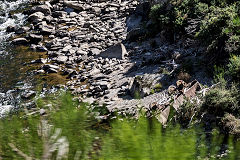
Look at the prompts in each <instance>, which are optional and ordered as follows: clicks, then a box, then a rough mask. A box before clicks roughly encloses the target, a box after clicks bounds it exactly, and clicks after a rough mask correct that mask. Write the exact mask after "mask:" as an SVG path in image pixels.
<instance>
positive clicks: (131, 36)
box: [127, 27, 146, 41]
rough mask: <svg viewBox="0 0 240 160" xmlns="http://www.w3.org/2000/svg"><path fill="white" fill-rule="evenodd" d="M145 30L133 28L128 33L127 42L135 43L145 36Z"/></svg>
mask: <svg viewBox="0 0 240 160" xmlns="http://www.w3.org/2000/svg"><path fill="white" fill-rule="evenodd" d="M145 32H146V31H145V30H144V29H142V28H140V27H138V28H133V29H132V30H131V31H129V32H128V35H127V40H129V41H135V40H137V39H138V38H139V37H141V36H143V35H144V34H145Z"/></svg>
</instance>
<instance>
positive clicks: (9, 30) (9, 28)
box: [6, 26, 16, 32]
mask: <svg viewBox="0 0 240 160" xmlns="http://www.w3.org/2000/svg"><path fill="white" fill-rule="evenodd" d="M15 30H16V26H8V27H7V29H6V32H14V31H15Z"/></svg>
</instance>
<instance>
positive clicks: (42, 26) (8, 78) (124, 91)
mask: <svg viewBox="0 0 240 160" xmlns="http://www.w3.org/2000/svg"><path fill="white" fill-rule="evenodd" d="M76 3H77V2H74V3H65V4H64V3H62V2H60V1H59V3H57V4H54V5H53V7H49V4H48V5H42V6H40V7H39V8H35V11H36V12H37V10H41V11H42V12H45V14H46V15H48V16H45V15H44V14H43V13H41V12H40V13H39V12H38V14H36V15H32V13H29V14H31V15H32V22H31V21H30V23H35V22H37V24H36V26H35V28H34V27H32V28H31V30H30V31H29V33H33V35H32V37H33V38H32V41H31V40H27V39H28V38H29V37H26V35H24V34H22V35H21V34H19V35H17V36H16V35H13V33H7V32H6V29H7V27H8V26H14V25H20V26H21V25H25V24H26V21H25V19H26V18H27V17H25V16H24V15H23V14H21V13H17V12H15V13H14V11H16V10H22V9H23V8H25V7H26V6H28V3H27V1H4V3H3V4H2V5H1V10H2V12H1V23H2V25H1V28H0V29H1V38H2V39H0V40H1V44H0V46H1V50H0V51H1V52H0V53H1V55H0V92H2V93H0V117H1V114H5V113H6V112H7V111H9V109H11V108H14V107H16V108H18V107H19V105H20V103H21V102H22V100H26V101H27V102H28V100H29V99H30V101H31V98H32V96H35V95H36V94H38V91H39V94H41V91H42V88H47V86H51V85H52V84H59V83H62V84H65V83H66V82H67V79H66V78H68V83H67V85H68V87H69V89H71V91H73V93H75V94H76V95H80V96H81V98H79V97H78V98H79V99H80V100H84V99H85V98H86V99H89V97H90V99H91V98H92V99H91V100H92V101H89V102H90V103H91V102H94V101H98V100H99V101H102V102H103V103H105V104H108V105H109V106H110V107H109V108H107V109H106V108H104V109H106V110H108V109H109V110H111V109H112V111H116V110H117V109H119V112H118V113H124V114H125V112H126V113H127V114H130V115H132V113H133V114H134V113H136V110H137V111H138V109H139V108H138V106H139V105H146V106H147V107H150V104H151V106H152V108H147V107H146V108H147V109H153V108H154V107H156V106H155V105H152V104H154V103H155V102H157V103H158V104H160V105H163V104H166V103H167V102H169V98H170V96H169V95H168V93H167V92H166V90H165V91H164V92H161V93H154V92H155V91H156V92H159V90H160V91H161V89H162V87H165V88H167V87H168V86H169V85H171V84H172V83H173V82H174V81H175V79H171V73H173V72H174V71H175V69H176V68H177V67H178V65H179V64H176V62H175V61H177V60H178V59H177V58H176V57H177V56H178V54H180V53H183V54H185V55H189V53H190V55H191V52H192V51H191V48H190V49H186V50H185V49H181V48H180V47H179V46H177V45H174V44H173V45H171V44H164V43H163V42H162V41H161V39H160V36H159V37H156V38H155V39H151V41H150V40H146V41H144V40H143V41H141V42H139V43H138V42H126V43H124V44H123V41H124V40H125V39H126V38H127V37H128V38H129V39H132V38H135V36H138V35H137V34H140V35H141V34H142V32H141V29H140V30H137V29H135V30H131V28H134V27H136V25H139V24H140V23H139V21H141V20H142V19H144V16H143V13H142V12H141V11H139V12H141V14H140V15H138V14H139V13H135V14H134V15H133V16H130V13H132V12H133V10H134V9H136V6H137V2H136V1H126V3H121V4H119V3H120V2H109V3H102V4H101V5H99V4H98V3H94V4H93V5H90V4H88V3H87V2H86V3H79V4H78V3H77V4H76ZM89 3H90V2H89ZM9 6H15V7H9ZM17 6H18V7H17ZM50 6H51V5H50ZM71 7H73V8H75V9H72V8H71ZM33 14H34V13H33ZM125 16H126V17H128V16H129V17H128V18H126V17H125ZM112 17H114V18H115V20H112ZM45 21H48V23H46V22H45ZM127 26H128V28H126V27H127ZM38 27H39V28H38ZM138 27H139V26H138ZM36 28H37V29H36ZM106 28H107V29H106ZM129 28H130V30H131V31H127V29H129ZM136 33H137V34H136ZM44 34H48V35H49V36H45V35H44ZM43 35H44V36H43ZM129 35H130V37H129ZM11 36H13V37H14V38H18V37H25V40H26V41H28V44H27V45H25V46H24V45H12V44H10V43H9V40H12V38H10V37H11ZM41 36H43V37H44V38H41ZM131 36H132V37H131ZM39 37H40V38H39ZM49 37H51V38H49ZM20 40H21V39H20ZM45 40H46V41H45ZM34 41H37V42H38V43H37V44H35V43H36V42H34ZM39 42H43V43H39ZM154 43H156V44H157V45H159V46H160V47H159V48H154V47H153V44H154ZM156 44H155V45H156ZM29 46H31V48H32V49H38V48H39V47H40V48H41V49H43V50H45V49H46V48H47V49H48V51H43V52H34V51H33V50H32V49H30V47H29ZM45 46H46V47H45ZM109 47H110V48H111V47H112V49H113V50H114V51H116V50H117V51H116V52H117V54H119V55H115V57H111V56H110V57H109V55H107V56H106V53H108V52H111V49H110V51H108V52H104V50H105V49H108V48H109ZM179 48H180V49H179ZM119 50H120V52H119ZM126 50H128V52H127V51H126ZM102 51H103V52H102ZM169 52H171V53H174V55H171V56H169V55H168V54H169ZM101 53H103V54H101ZM104 53H105V54H104ZM99 54H101V55H100V56H99V57H95V56H98V55H99ZM119 57H120V59H119ZM36 60H37V61H38V62H36ZM43 61H44V62H43ZM36 73H37V74H36ZM195 76H196V77H204V76H201V75H200V76H199V75H195ZM196 77H195V78H196ZM193 78H194V77H193ZM204 78H205V77H204ZM204 78H202V79H201V78H199V79H200V80H202V81H201V82H203V83H204V82H205V79H204ZM206 79H207V78H206ZM138 80H139V81H138ZM132 81H133V82H135V84H134V85H135V86H134V85H133V84H131V83H130V82H132ZM206 81H208V79H207V80H206ZM142 82H143V83H144V82H151V84H148V83H144V85H141V84H139V83H142ZM160 82H161V83H160ZM195 82H196V81H195ZM189 84H190V83H189ZM196 84H197V83H196ZM39 85H40V87H39V88H40V89H39V90H37V89H36V88H38V86H39ZM138 85H139V86H144V87H143V88H140V87H138ZM135 89H136V90H137V89H138V91H139V94H138V97H137V98H142V99H143V100H142V101H141V100H138V99H134V96H135V93H136V92H135ZM163 89H164V88H163ZM187 89H189V88H187ZM195 90H196V88H195ZM150 91H151V93H152V95H151V94H150ZM129 92H131V93H130V95H129ZM145 97H147V98H145ZM135 98H136V97H135ZM67 102H69V101H67ZM32 104H33V103H31V104H30V105H29V104H28V105H27V106H26V107H28V108H31V105H32ZM51 106H52V105H46V106H43V108H45V109H46V110H39V109H40V108H37V110H38V111H37V112H36V111H35V112H34V113H36V114H39V113H40V114H43V115H44V114H45V112H46V111H47V112H48V111H49V112H50V111H51ZM48 107H49V108H50V109H49V108H48ZM74 109H76V106H75V108H74ZM98 109H99V108H98ZM171 109H173V108H171ZM99 110H100V111H99V112H101V109H99ZM5 111H6V112H5ZM166 113H167V112H166ZM168 114H169V113H168ZM68 116H69V115H67V113H64V117H66V118H67V117H68ZM99 116H102V118H104V117H107V116H108V115H99ZM167 118H168V117H167ZM77 120H79V119H77ZM77 120H75V119H74V121H72V119H68V120H67V122H66V123H65V122H64V123H62V122H57V123H58V124H64V125H66V126H62V127H66V128H67V129H69V126H72V127H74V125H75V126H77V125H78V122H79V121H77ZM80 120H81V119H80ZM20 121H21V120H20ZM119 125H121V124H120V123H119ZM60 126H61V125H60ZM25 127H26V126H25ZM91 127H92V126H91ZM107 127H109V126H107ZM131 127H132V126H131ZM193 128H194V127H193ZM198 128H199V126H197V127H196V128H195V129H196V131H194V134H195V135H196V136H195V137H193V139H192V140H191V139H190V141H189V144H184V145H185V146H186V148H190V149H191V157H194V158H196V159H197V158H198V157H199V153H198V152H199V150H201V151H204V153H202V155H203V157H209V159H211V156H213V157H212V158H213V159H214V158H216V157H217V156H218V157H221V156H226V155H227V154H228V151H229V150H230V149H231V150H232V151H233V152H234V153H235V150H234V147H233V146H234V145H235V144H236V145H238V144H237V142H236V141H235V140H232V139H228V135H221V134H220V133H219V132H218V131H216V130H212V128H211V124H209V125H208V126H204V127H201V129H200V131H199V129H198ZM206 128H207V130H206ZM122 129H124V128H122ZM178 129H179V128H178ZM179 130H180V131H181V130H182V129H179ZM179 130H178V134H179V135H180V136H178V135H174V134H173V135H172V136H170V137H173V138H170V139H169V142H168V143H170V144H174V142H175V140H174V138H177V139H179V141H180V142H181V143H182V142H185V138H186V136H181V132H180V131H179ZM67 131H68V132H69V133H70V134H72V133H71V132H72V128H70V129H69V130H67ZM182 131H186V132H188V130H184V129H183V130H182ZM213 131H214V132H213ZM126 132H127V131H126ZM139 132H141V130H139ZM117 133H119V134H121V131H117ZM189 133H190V134H191V132H190V131H189ZM144 134H145V133H144ZM130 136H132V137H134V136H137V134H132V133H130ZM141 136H142V135H141V133H139V137H141ZM144 136H146V137H148V136H150V135H148V134H147V135H144ZM164 136H165V135H164V134H162V135H161V138H162V139H165V138H164ZM146 137H145V138H146ZM166 137H167V136H166ZM216 137H217V138H216ZM118 138H119V137H118ZM120 138H122V137H120ZM125 138H126V137H125ZM158 138H159V137H158ZM166 139H167V138H166ZM157 140H158V139H155V140H154V141H157ZM228 140H229V141H230V142H229V143H228ZM16 141H17V140H16ZM76 141H78V139H77V138H76ZM139 141H141V139H139ZM192 141H194V142H193V143H190V142H192ZM150 142H151V143H153V142H152V141H150ZM187 142H188V141H187ZM235 142H236V143H235ZM40 143H41V142H40ZM134 143H135V142H134ZM136 143H138V142H136ZM144 143H145V142H144ZM146 143H148V142H146ZM234 143H235V144H234ZM132 144H133V143H132V142H131V140H129V142H128V141H127V142H126V144H123V145H122V146H124V145H127V146H128V147H129V148H134V146H131V145H132ZM229 144H230V145H229ZM233 144H234V145H233ZM70 145H71V144H70ZM94 145H95V144H94ZM109 145H110V146H111V144H109ZM147 146H148V147H150V148H151V144H147ZM160 146H161V145H160ZM173 146H174V145H172V146H171V147H173ZM202 146H204V147H206V149H205V148H204V149H202V148H203V147H202ZM96 147H99V146H98V145H97V146H96ZM100 147H101V146H100ZM140 148H141V147H140ZM236 148H237V147H236ZM138 149H139V148H138ZM170 149H173V150H174V148H170ZM116 150H117V151H118V149H116ZM176 150H177V149H176ZM180 150H181V149H180ZM125 151H126V150H125ZM125 151H124V152H125ZM151 151H154V152H157V151H156V150H153V149H152V150H151ZM133 152H134V151H133ZM211 152H214V153H211ZM126 153H128V151H126ZM162 153H163V154H174V153H172V152H170V151H169V150H166V151H164V150H163V152H162ZM236 153H237V152H236ZM186 154H187V153H186ZM0 155H1V146H0ZM108 156H113V155H112V154H111V155H108ZM234 156H235V157H239V155H238V154H235V155H234ZM140 157H141V156H140ZM200 157H201V156H200ZM117 158H118V157H117ZM119 158H120V157H119ZM0 159H1V156H0ZM107 159H108V158H107Z"/></svg>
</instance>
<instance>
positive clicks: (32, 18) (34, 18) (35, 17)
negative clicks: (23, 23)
mask: <svg viewBox="0 0 240 160" xmlns="http://www.w3.org/2000/svg"><path fill="white" fill-rule="evenodd" d="M44 17H45V16H44V14H43V13H42V12H35V13H33V14H31V15H30V16H29V17H28V21H30V22H33V23H39V22H41V21H42V20H43V18H44Z"/></svg>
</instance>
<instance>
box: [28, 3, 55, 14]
mask: <svg viewBox="0 0 240 160" xmlns="http://www.w3.org/2000/svg"><path fill="white" fill-rule="evenodd" d="M32 12H42V13H43V14H44V15H45V16H47V15H50V14H51V9H50V7H49V6H48V5H46V4H44V5H39V6H34V7H32Z"/></svg>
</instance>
